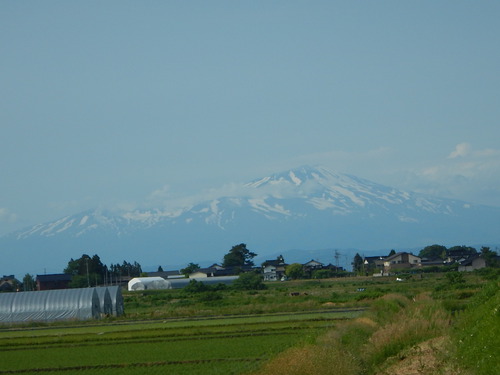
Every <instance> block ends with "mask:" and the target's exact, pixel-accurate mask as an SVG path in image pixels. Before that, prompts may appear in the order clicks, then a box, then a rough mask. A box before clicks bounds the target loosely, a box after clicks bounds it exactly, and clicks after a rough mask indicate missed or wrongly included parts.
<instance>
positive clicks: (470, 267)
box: [458, 254, 486, 272]
mask: <svg viewBox="0 0 500 375" xmlns="http://www.w3.org/2000/svg"><path fill="white" fill-rule="evenodd" d="M484 267H486V259H484V258H483V257H481V256H480V255H479V254H475V255H472V256H470V257H469V258H467V259H466V260H463V261H461V262H460V263H459V264H458V270H459V271H461V272H464V271H467V272H470V271H474V270H478V269H480V268H484Z"/></svg>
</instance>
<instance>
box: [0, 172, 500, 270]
mask: <svg viewBox="0 0 500 375" xmlns="http://www.w3.org/2000/svg"><path fill="white" fill-rule="evenodd" d="M499 222H500V209H498V208H494V207H485V206H477V205H473V204H468V203H465V202H460V201H456V200H449V199H442V198H435V197H429V196H423V195H420V194H416V193H410V192H404V191H400V190H397V189H394V188H390V187H387V186H383V185H380V184H376V183H373V182H371V181H367V180H364V179H361V178H358V177H355V176H351V175H346V174H340V173H334V172H331V171H329V170H327V169H325V168H322V167H314V168H313V167H308V166H303V167H299V168H296V169H293V170H290V171H286V172H283V173H278V174H274V175H271V176H267V177H264V178H260V179H256V180H254V181H251V182H249V183H247V184H244V185H241V186H240V187H239V188H237V189H235V190H234V193H233V194H231V195H224V196H220V197H218V198H217V199H212V200H210V201H205V202H200V203H199V204H196V205H193V206H190V207H183V208H179V209H176V210H164V209H149V210H135V211H131V212H121V213H118V214H117V213H111V212H103V211H99V210H94V211H86V212H82V213H79V214H76V215H72V216H68V217H64V218H60V219H57V220H55V221H53V222H50V223H44V224H39V225H36V226H34V227H32V228H27V229H25V230H21V231H17V232H14V233H11V234H9V235H6V236H3V237H1V238H0V254H2V264H1V267H2V270H3V272H4V273H9V272H10V273H12V272H11V271H9V269H10V268H12V269H20V268H21V269H22V267H23V266H24V265H25V267H24V269H26V272H35V273H42V271H43V270H44V269H50V272H61V271H62V269H63V268H64V266H66V265H67V262H68V260H69V259H70V258H77V257H80V256H81V255H82V254H83V253H86V254H89V255H93V254H99V256H100V257H101V259H102V260H103V262H104V263H106V264H109V263H121V262H122V261H123V260H127V261H138V262H139V263H141V264H142V265H168V264H185V263H188V262H203V261H205V260H207V261H220V260H221V259H222V257H223V255H224V254H225V253H226V252H227V251H228V250H229V249H230V248H231V246H232V245H234V244H237V243H241V242H245V243H246V244H247V245H248V247H249V248H250V249H251V250H252V251H254V252H256V253H258V254H261V255H263V254H266V253H267V254H271V253H275V252H277V251H285V250H288V249H319V248H358V249H364V250H370V249H382V248H387V249H392V248H405V247H415V246H426V245H429V244H433V243H440V244H444V245H456V244H460V245H461V244H472V243H488V242H498V240H499V238H498V237H499V235H498V231H497V227H498V223H499ZM31 263H33V264H35V266H36V267H38V269H37V270H36V271H30V270H33V268H34V267H33V264H31ZM54 266H55V268H56V269H54Z"/></svg>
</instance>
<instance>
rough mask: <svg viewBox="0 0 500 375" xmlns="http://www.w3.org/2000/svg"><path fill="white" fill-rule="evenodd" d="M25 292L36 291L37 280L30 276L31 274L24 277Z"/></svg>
mask: <svg viewBox="0 0 500 375" xmlns="http://www.w3.org/2000/svg"><path fill="white" fill-rule="evenodd" d="M23 290H24V291H25V292H31V291H33V290H36V282H35V278H34V277H33V275H30V274H29V273H27V274H26V275H24V277H23Z"/></svg>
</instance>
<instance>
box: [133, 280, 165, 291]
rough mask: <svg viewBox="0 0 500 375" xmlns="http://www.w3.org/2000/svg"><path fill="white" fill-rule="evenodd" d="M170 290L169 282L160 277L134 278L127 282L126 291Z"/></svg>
mask: <svg viewBox="0 0 500 375" xmlns="http://www.w3.org/2000/svg"><path fill="white" fill-rule="evenodd" d="M146 289H149V290H151V289H172V284H171V283H170V281H167V280H165V279H164V278H162V277H134V278H133V279H132V280H130V281H129V282H128V290H129V291H133V290H146Z"/></svg>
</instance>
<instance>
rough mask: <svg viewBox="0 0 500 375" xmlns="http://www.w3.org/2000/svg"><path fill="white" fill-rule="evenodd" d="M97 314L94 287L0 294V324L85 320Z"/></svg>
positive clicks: (96, 297) (97, 300)
mask: <svg viewBox="0 0 500 375" xmlns="http://www.w3.org/2000/svg"><path fill="white" fill-rule="evenodd" d="M100 315H101V308H100V303H99V296H98V294H97V291H96V289H95V288H80V289H57V290H45V291H38V292H18V293H1V294H0V323H15V322H31V321H42V322H52V321H57V320H85V319H97V318H99V317H100Z"/></svg>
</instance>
